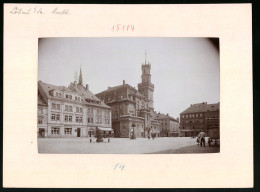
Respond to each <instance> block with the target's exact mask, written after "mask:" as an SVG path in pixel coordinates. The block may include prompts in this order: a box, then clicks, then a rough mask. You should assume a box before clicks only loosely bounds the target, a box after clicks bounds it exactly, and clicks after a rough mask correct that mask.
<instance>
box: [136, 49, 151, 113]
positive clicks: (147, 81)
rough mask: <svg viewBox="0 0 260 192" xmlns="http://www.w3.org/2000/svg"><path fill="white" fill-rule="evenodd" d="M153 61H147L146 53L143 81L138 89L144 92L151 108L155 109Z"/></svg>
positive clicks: (143, 65)
mask: <svg viewBox="0 0 260 192" xmlns="http://www.w3.org/2000/svg"><path fill="white" fill-rule="evenodd" d="M150 71H151V63H150V62H146V53H145V62H144V64H142V76H141V77H142V83H139V84H138V91H139V92H140V93H142V94H143V95H144V96H145V97H146V98H147V99H148V101H149V109H151V110H153V109H154V108H153V92H154V84H152V83H151V73H150Z"/></svg>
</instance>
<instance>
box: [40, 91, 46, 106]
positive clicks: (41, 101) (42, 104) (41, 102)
mask: <svg viewBox="0 0 260 192" xmlns="http://www.w3.org/2000/svg"><path fill="white" fill-rule="evenodd" d="M38 105H41V106H47V104H46V103H45V102H44V101H43V100H42V97H41V96H40V94H39V93H38Z"/></svg>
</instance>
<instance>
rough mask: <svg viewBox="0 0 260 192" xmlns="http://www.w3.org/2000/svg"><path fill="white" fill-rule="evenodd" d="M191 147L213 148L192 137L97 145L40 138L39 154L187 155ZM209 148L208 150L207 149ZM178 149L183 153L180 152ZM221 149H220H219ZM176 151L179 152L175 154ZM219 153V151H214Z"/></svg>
mask: <svg viewBox="0 0 260 192" xmlns="http://www.w3.org/2000/svg"><path fill="white" fill-rule="evenodd" d="M183 147H189V148H188V153H192V152H193V151H194V153H200V152H201V153H209V152H211V151H212V149H213V147H208V146H207V145H206V147H200V146H198V145H197V143H196V139H192V138H190V137H160V138H155V139H154V140H153V139H150V140H149V139H147V138H137V139H135V140H130V139H128V138H111V139H110V142H108V139H107V138H106V139H104V142H102V143H97V142H96V138H93V139H92V142H90V139H89V138H55V139H54V138H39V139H38V150H39V151H38V152H39V153H56V154H147V153H161V154H163V153H165V154H168V153H185V148H184V150H183ZM190 147H192V148H190ZM203 148H204V149H203ZM206 148H207V149H206ZM178 149H181V151H179V152H178ZM218 149H219V148H218ZM175 150H177V151H176V152H175ZM213 151H214V152H218V150H216V149H215V150H213Z"/></svg>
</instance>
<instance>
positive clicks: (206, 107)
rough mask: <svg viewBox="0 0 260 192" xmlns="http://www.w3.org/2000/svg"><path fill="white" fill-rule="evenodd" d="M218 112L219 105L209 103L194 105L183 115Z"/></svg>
mask: <svg viewBox="0 0 260 192" xmlns="http://www.w3.org/2000/svg"><path fill="white" fill-rule="evenodd" d="M216 110H219V103H214V104H207V103H205V102H203V103H196V104H192V105H191V106H190V107H189V108H187V109H186V110H184V111H183V112H182V113H181V114H185V113H197V112H206V111H216Z"/></svg>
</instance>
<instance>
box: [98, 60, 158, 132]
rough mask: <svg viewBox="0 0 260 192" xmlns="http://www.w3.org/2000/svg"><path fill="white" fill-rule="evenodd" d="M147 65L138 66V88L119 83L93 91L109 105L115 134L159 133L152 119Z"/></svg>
mask: <svg viewBox="0 0 260 192" xmlns="http://www.w3.org/2000/svg"><path fill="white" fill-rule="evenodd" d="M150 70H151V64H150V63H146V61H145V63H144V64H143V65H142V82H141V83H139V84H138V90H137V89H135V88H134V87H132V86H130V85H128V84H126V83H125V81H124V80H123V84H122V85H119V86H115V87H108V89H107V90H105V91H103V92H101V93H98V94H96V96H97V97H98V98H100V99H101V100H102V101H104V102H105V103H106V104H107V105H109V106H110V107H111V108H112V127H113V129H114V132H115V137H130V136H131V135H132V134H134V135H135V136H136V137H147V136H148V135H150V134H151V133H155V134H156V136H159V135H160V129H161V128H160V122H159V121H157V120H155V119H153V113H154V108H153V92H154V85H153V84H152V83H151V74H150Z"/></svg>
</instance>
